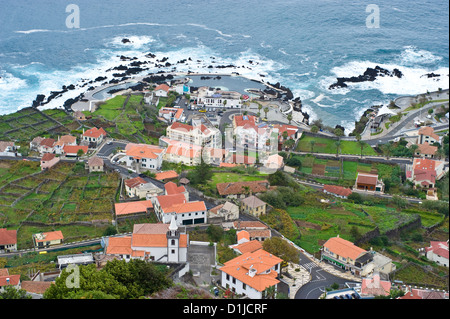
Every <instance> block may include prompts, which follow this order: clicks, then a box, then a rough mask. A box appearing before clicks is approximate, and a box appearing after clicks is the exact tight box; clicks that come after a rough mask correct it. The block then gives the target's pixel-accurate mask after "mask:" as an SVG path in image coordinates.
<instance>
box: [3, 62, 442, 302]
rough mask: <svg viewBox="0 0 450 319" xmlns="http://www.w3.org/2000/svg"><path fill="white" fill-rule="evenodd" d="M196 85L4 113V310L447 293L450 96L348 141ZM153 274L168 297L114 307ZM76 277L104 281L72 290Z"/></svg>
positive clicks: (363, 129)
mask: <svg viewBox="0 0 450 319" xmlns="http://www.w3.org/2000/svg"><path fill="white" fill-rule="evenodd" d="M163 62H164V61H163ZM193 76H194V74H187V75H177V76H173V75H171V74H168V75H164V74H163V75H161V74H158V75H153V76H149V77H147V78H145V79H141V80H140V81H139V83H138V84H136V83H133V85H134V86H133V87H131V86H129V87H127V88H125V89H123V88H117V87H116V86H117V84H118V83H113V84H108V85H106V86H102V87H100V88H96V89H93V90H90V91H89V94H86V95H85V96H83V97H82V98H80V99H77V100H73V101H71V103H70V106H69V107H65V108H61V109H45V110H39V107H38V106H39V103H37V105H36V106H34V107H29V108H25V109H21V110H19V111H17V112H16V113H12V114H8V115H4V116H0V181H1V183H0V297H1V296H5V298H7V296H9V295H15V294H23V295H24V296H26V297H27V298H33V299H41V298H46V299H56V298H70V297H75V298H79V297H86V296H88V295H89V294H88V293H89V292H91V293H92V291H94V292H95V294H96V295H94V296H97V297H98V298H102V297H105V296H107V297H110V298H138V297H147V298H154V299H183V298H187V299H189V298H193V296H196V297H195V298H200V299H202V298H204V299H275V298H279V299H382V298H385V299H448V298H449V294H448V290H449V289H448V287H449V279H448V274H449V270H448V269H449V268H448V267H449V253H448V244H449V242H448V237H449V235H448V229H449V225H448V200H449V198H448V186H449V180H448V171H449V163H448V158H449V133H448V116H449V115H448V114H449V113H448V112H449V102H448V101H449V91H448V89H447V90H441V89H440V90H439V91H436V92H426V93H425V92H418V95H417V96H415V97H399V98H398V99H396V100H395V101H391V103H390V104H389V105H383V106H374V107H372V108H370V109H368V110H367V111H366V112H365V113H364V115H363V116H362V118H361V119H360V121H358V122H357V123H355V129H354V131H353V132H345V129H344V128H343V127H340V126H339V125H338V126H336V127H329V126H326V125H324V124H323V122H322V121H321V120H320V119H317V120H314V121H310V119H309V116H308V114H306V113H305V112H303V110H302V103H301V100H300V99H299V98H295V99H294V97H293V96H292V93H291V92H290V90H289V89H288V88H285V87H283V86H282V85H280V83H277V84H270V83H264V85H265V86H266V89H264V90H262V89H255V88H252V87H251V81H249V82H250V84H249V85H250V87H248V88H243V89H245V91H243V92H237V91H229V90H227V89H226V88H223V87H222V86H221V80H223V79H224V78H228V80H230V79H231V80H230V81H232V79H233V78H237V77H239V75H236V74H220V75H219V74H217V75H211V74H208V75H196V76H202V77H203V79H201V80H200V82H201V81H202V80H203V81H206V80H209V81H214V83H217V85H216V86H212V85H204V86H193V85H192V82H191V81H190V77H193ZM127 83H131V82H127ZM208 83H211V82H208ZM99 92H102V93H105V92H106V93H107V96H108V97H107V98H105V99H103V100H100V101H99V100H98V99H97V98H96V94H99ZM66 106H67V104H66ZM141 263H142V265H141ZM149 264H150V265H155V266H156V268H155V269H156V270H155V269H153V268H152V270H151V271H154V272H155V273H158V275H154V276H155V278H156V277H157V278H160V277H159V276H162V277H164V280H163V279H158V280H160V281H161V282H163V281H164V284H162V283H161V284H160V285H159V286H158V287H156V286H151V285H150V284H148V285H147V284H146V285H145V287H144V286H143V287H139V289H140V290H139V292H140V294H141V295H139V296H136V295H131V291H132V289H131V288H130V289H128V293H129V295H126V294H121V293H120V292H119V291H120V289H119V288H117V287H119V286H120V287H122V286H123V287H131V285H132V284H134V283H132V282H127V280H130V278H137V277H135V276H137V275H136V274H135V273H133V272H132V270H129V269H138V268H133V267H142V269H144V268H145V267H146V266H143V265H149ZM74 265H75V267H79V268H80V269H86V270H83V271H80V272H79V274H80V276H84V275H86V276H88V275H89V276H93V277H91V278H98V279H95V280H102V279H101V278H102V277H100V275H98V276H94V275H92V273H93V272H95V273H103V274H105V276H107V278H108V280H113V279H114V281H112V284H111V285H110V287H109V288H105V289H106V290H102V288H100V287H101V285H97V286H96V285H94V284H92V285H91V286H89V285H87V284H85V283H83V285H86V286H81V287H75V288H73V289H72V290H71V289H68V288H67V287H66V278H67V277H68V276H69V274H70V272H69V269H73V267H74ZM125 265H129V266H125ZM115 267H122V268H117V269H116V268H115ZM126 267H130V268H126ZM118 269H121V270H120V271H121V272H122V271H123V272H125V271H130V276H128V277H127V276H119V275H118V272H119V270H118ZM139 269H141V268H139ZM145 269H146V271H147V268H145ZM114 271H116V272H114ZM148 271H150V270H148ZM106 274H108V275H106ZM131 274H133V275H131ZM105 278H106V277H105ZM111 278H113V279H111ZM92 280H93V281H95V280H94V279H92ZM105 280H106V279H105ZM147 281H148V282H150V280H148V278H147ZM141 282H146V281H145V280H142V281H141ZM151 282H156V279H155V280H152V281H151ZM136 285H137V284H136ZM155 285H156V284H155ZM150 286H151V287H150ZM136 289H138V288H136ZM70 293H73V295H70ZM94 298H95V297H94ZM0 299H1V298H0Z"/></svg>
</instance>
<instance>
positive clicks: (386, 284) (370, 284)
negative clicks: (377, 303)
mask: <svg viewBox="0 0 450 319" xmlns="http://www.w3.org/2000/svg"><path fill="white" fill-rule="evenodd" d="M390 291H391V282H390V281H384V280H380V275H379V274H375V275H373V277H372V278H363V280H362V283H361V294H363V295H373V296H388V295H389V293H390Z"/></svg>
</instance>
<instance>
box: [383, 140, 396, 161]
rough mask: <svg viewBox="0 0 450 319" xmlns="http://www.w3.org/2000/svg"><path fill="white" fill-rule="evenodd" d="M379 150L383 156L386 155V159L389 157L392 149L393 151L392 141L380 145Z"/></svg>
mask: <svg viewBox="0 0 450 319" xmlns="http://www.w3.org/2000/svg"><path fill="white" fill-rule="evenodd" d="M381 150H382V152H383V154H384V156H386V159H389V157H390V156H391V154H392V151H393V146H392V143H387V144H384V145H382V146H381Z"/></svg>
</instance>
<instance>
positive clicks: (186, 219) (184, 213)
mask: <svg viewBox="0 0 450 319" xmlns="http://www.w3.org/2000/svg"><path fill="white" fill-rule="evenodd" d="M152 203H153V208H154V210H155V214H156V216H158V219H159V220H160V221H161V222H163V223H169V222H170V221H171V219H172V218H175V220H176V222H177V225H179V226H181V225H196V224H203V223H206V222H207V209H206V205H205V202H203V201H193V202H189V201H188V200H187V199H186V195H185V194H184V193H176V194H171V195H162V196H156V197H154V198H152Z"/></svg>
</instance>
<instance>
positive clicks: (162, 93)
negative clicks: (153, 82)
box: [153, 84, 170, 97]
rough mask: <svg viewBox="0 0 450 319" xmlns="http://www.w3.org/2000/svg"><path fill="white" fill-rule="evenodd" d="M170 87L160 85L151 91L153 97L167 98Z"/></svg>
mask: <svg viewBox="0 0 450 319" xmlns="http://www.w3.org/2000/svg"><path fill="white" fill-rule="evenodd" d="M169 89H170V87H169V86H168V85H167V84H160V85H158V86H157V87H156V88H155V89H154V90H153V95H154V96H157V97H167V96H168V94H169Z"/></svg>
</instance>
